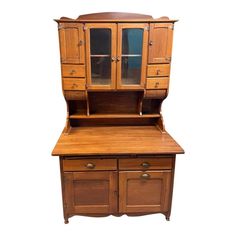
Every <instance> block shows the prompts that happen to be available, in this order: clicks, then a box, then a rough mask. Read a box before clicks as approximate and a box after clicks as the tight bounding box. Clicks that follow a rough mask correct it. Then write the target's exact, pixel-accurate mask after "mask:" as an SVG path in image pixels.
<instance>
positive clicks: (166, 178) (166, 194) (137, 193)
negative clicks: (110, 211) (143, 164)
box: [119, 170, 171, 213]
mask: <svg viewBox="0 0 236 236" xmlns="http://www.w3.org/2000/svg"><path fill="white" fill-rule="evenodd" d="M170 191H171V171H167V170H163V171H145V172H142V171H121V172H120V174H119V212H122V213H145V212H167V211H168V208H169V199H170Z"/></svg>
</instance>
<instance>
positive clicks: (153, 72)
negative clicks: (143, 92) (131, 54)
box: [147, 64, 170, 77]
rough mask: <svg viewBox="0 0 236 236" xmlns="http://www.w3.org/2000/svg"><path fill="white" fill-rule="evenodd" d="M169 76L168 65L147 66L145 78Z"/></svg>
mask: <svg viewBox="0 0 236 236" xmlns="http://www.w3.org/2000/svg"><path fill="white" fill-rule="evenodd" d="M169 74H170V64H156V65H148V68H147V76H148V77H153V76H169Z"/></svg>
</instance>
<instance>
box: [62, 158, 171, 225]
mask: <svg viewBox="0 0 236 236" xmlns="http://www.w3.org/2000/svg"><path fill="white" fill-rule="evenodd" d="M174 161H175V157H168V158H166V159H165V158H164V157H163V156H161V157H159V158H153V157H152V158H147V159H143V158H135V159H132V158H131V159H130V160H129V159H121V160H117V159H107V160H105V159H73V160H70V159H68V160H67V159H63V158H61V176H62V191H63V207H64V218H65V223H68V218H69V217H71V216H73V215H90V216H103V215H109V214H113V215H116V216H120V215H122V214H127V215H142V214H149V213H158V212H159V213H163V214H165V216H166V218H167V219H169V216H170V208H171V196H172V188H173V174H174ZM106 163H107V165H106ZM92 164H93V165H92ZM155 168H156V169H155Z"/></svg>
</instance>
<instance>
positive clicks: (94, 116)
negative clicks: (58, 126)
mask: <svg viewBox="0 0 236 236" xmlns="http://www.w3.org/2000/svg"><path fill="white" fill-rule="evenodd" d="M154 117H160V114H144V115H139V114H91V115H81V114H72V115H70V119H97V118H154Z"/></svg>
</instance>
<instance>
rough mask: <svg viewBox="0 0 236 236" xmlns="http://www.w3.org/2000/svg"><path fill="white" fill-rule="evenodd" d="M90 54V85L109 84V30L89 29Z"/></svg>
mask: <svg viewBox="0 0 236 236" xmlns="http://www.w3.org/2000/svg"><path fill="white" fill-rule="evenodd" d="M90 53H91V55H90V60H91V79H92V84H94V85H109V84H111V30H110V29H100V28H99V29H90Z"/></svg>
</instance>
